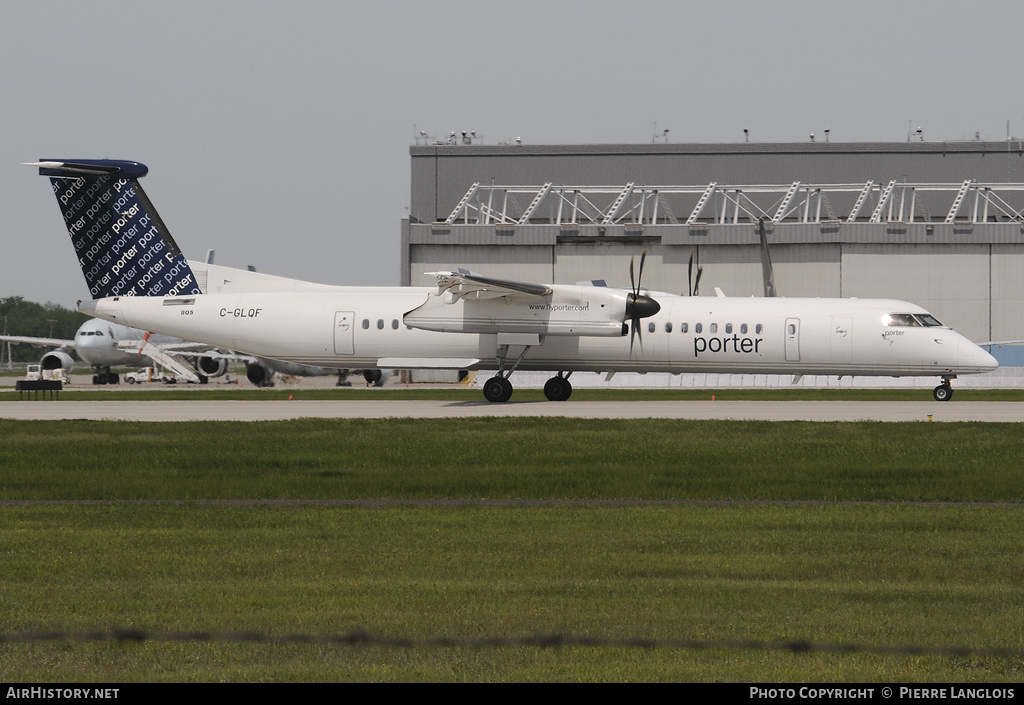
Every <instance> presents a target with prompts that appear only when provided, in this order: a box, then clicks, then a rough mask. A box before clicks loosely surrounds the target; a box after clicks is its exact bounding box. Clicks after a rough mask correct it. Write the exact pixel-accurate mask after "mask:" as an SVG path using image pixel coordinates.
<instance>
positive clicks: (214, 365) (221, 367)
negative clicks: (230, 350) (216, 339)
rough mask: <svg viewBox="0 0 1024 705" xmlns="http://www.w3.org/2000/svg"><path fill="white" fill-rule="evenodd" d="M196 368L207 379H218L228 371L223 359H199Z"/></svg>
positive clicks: (226, 363) (226, 362)
mask: <svg viewBox="0 0 1024 705" xmlns="http://www.w3.org/2000/svg"><path fill="white" fill-rule="evenodd" d="M196 368H197V369H198V370H199V371H200V372H202V373H203V374H204V375H206V376H207V377H220V376H221V375H223V374H224V373H225V372H227V371H228V361H227V360H226V359H224V358H217V357H201V358H199V359H198V360H196Z"/></svg>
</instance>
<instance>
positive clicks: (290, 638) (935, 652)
mask: <svg viewBox="0 0 1024 705" xmlns="http://www.w3.org/2000/svg"><path fill="white" fill-rule="evenodd" d="M52 641H79V642H119V643H125V642H129V643H130V642H135V643H143V642H173V643H183V642H196V643H229V642H235V643H249V644H272V645H281V644H327V645H338V646H379V647H387V648H405V649H413V648H424V647H428V648H506V647H535V648H545V649H549V648H577V647H616V648H629V649H690V650H699V651H700V650H714V649H718V650H722V649H725V650H741V651H787V652H791V653H798V654H802V653H869V654H889V655H917V656H921V655H932V656H989V657H992V656H995V657H1010V658H1018V659H1024V649H1021V648H1007V647H968V646H916V645H904V646H891V645H881V644H850V643H847V644H843V643H838V644H837V643H825V642H812V641H803V640H794V641H757V640H701V639H652V638H646V637H631V638H602V637H590V636H572V635H567V634H539V635H533V636H466V637H453V636H442V637H386V636H378V635H374V634H370V633H369V632H366V631H363V630H355V631H351V632H348V633H345V634H302V633H293V634H280V635H276V634H267V633H263V632H252V631H242V632H238V631H227V632H216V631H183V632H147V631H143V630H138V629H111V630H100V631H88V630H85V631H59V630H58V631H27V632H16V633H9V634H4V633H0V643H7V644H17V643H31V642H52Z"/></svg>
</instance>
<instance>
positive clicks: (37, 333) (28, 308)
mask: <svg viewBox="0 0 1024 705" xmlns="http://www.w3.org/2000/svg"><path fill="white" fill-rule="evenodd" d="M88 320H89V316H86V315H85V314H84V313H79V312H78V311H72V310H71V309H67V308H64V307H63V306H58V305H57V304H53V303H49V302H47V303H45V304H38V303H35V302H34V301H26V300H25V299H23V298H22V297H20V296H8V297H7V298H0V332H2V333H3V334H4V335H20V336H27V337H32V338H60V339H63V340H71V339H73V338H74V337H75V331H77V330H78V328H79V326H81V325H82V324H83V323H85V322H86V321H88ZM0 348H2V350H3V356H2V360H3V363H4V365H5V367H6V363H7V344H6V343H3V344H2V345H0ZM40 357H42V353H41V352H40V349H39V348H36V347H33V346H31V345H25V344H12V345H11V360H13V361H14V362H36V361H38V360H39V358H40Z"/></svg>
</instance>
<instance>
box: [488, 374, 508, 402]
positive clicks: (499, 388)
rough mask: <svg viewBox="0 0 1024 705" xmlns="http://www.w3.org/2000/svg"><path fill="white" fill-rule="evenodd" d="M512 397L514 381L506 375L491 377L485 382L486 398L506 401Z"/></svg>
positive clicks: (491, 400) (492, 400) (493, 400)
mask: <svg viewBox="0 0 1024 705" xmlns="http://www.w3.org/2000/svg"><path fill="white" fill-rule="evenodd" d="M511 398H512V383H511V382H509V381H508V380H507V379H505V378H504V377H491V378H490V379H489V380H487V381H486V382H484V399H486V400H487V401H490V402H505V401H508V400H509V399H511Z"/></svg>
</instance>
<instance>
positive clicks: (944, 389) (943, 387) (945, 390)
mask: <svg viewBox="0 0 1024 705" xmlns="http://www.w3.org/2000/svg"><path fill="white" fill-rule="evenodd" d="M932 396H933V397H935V401H949V400H950V399H952V398H953V388H952V387H950V386H949V385H948V384H940V385H939V386H938V387H936V388H935V389H934V390H932Z"/></svg>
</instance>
